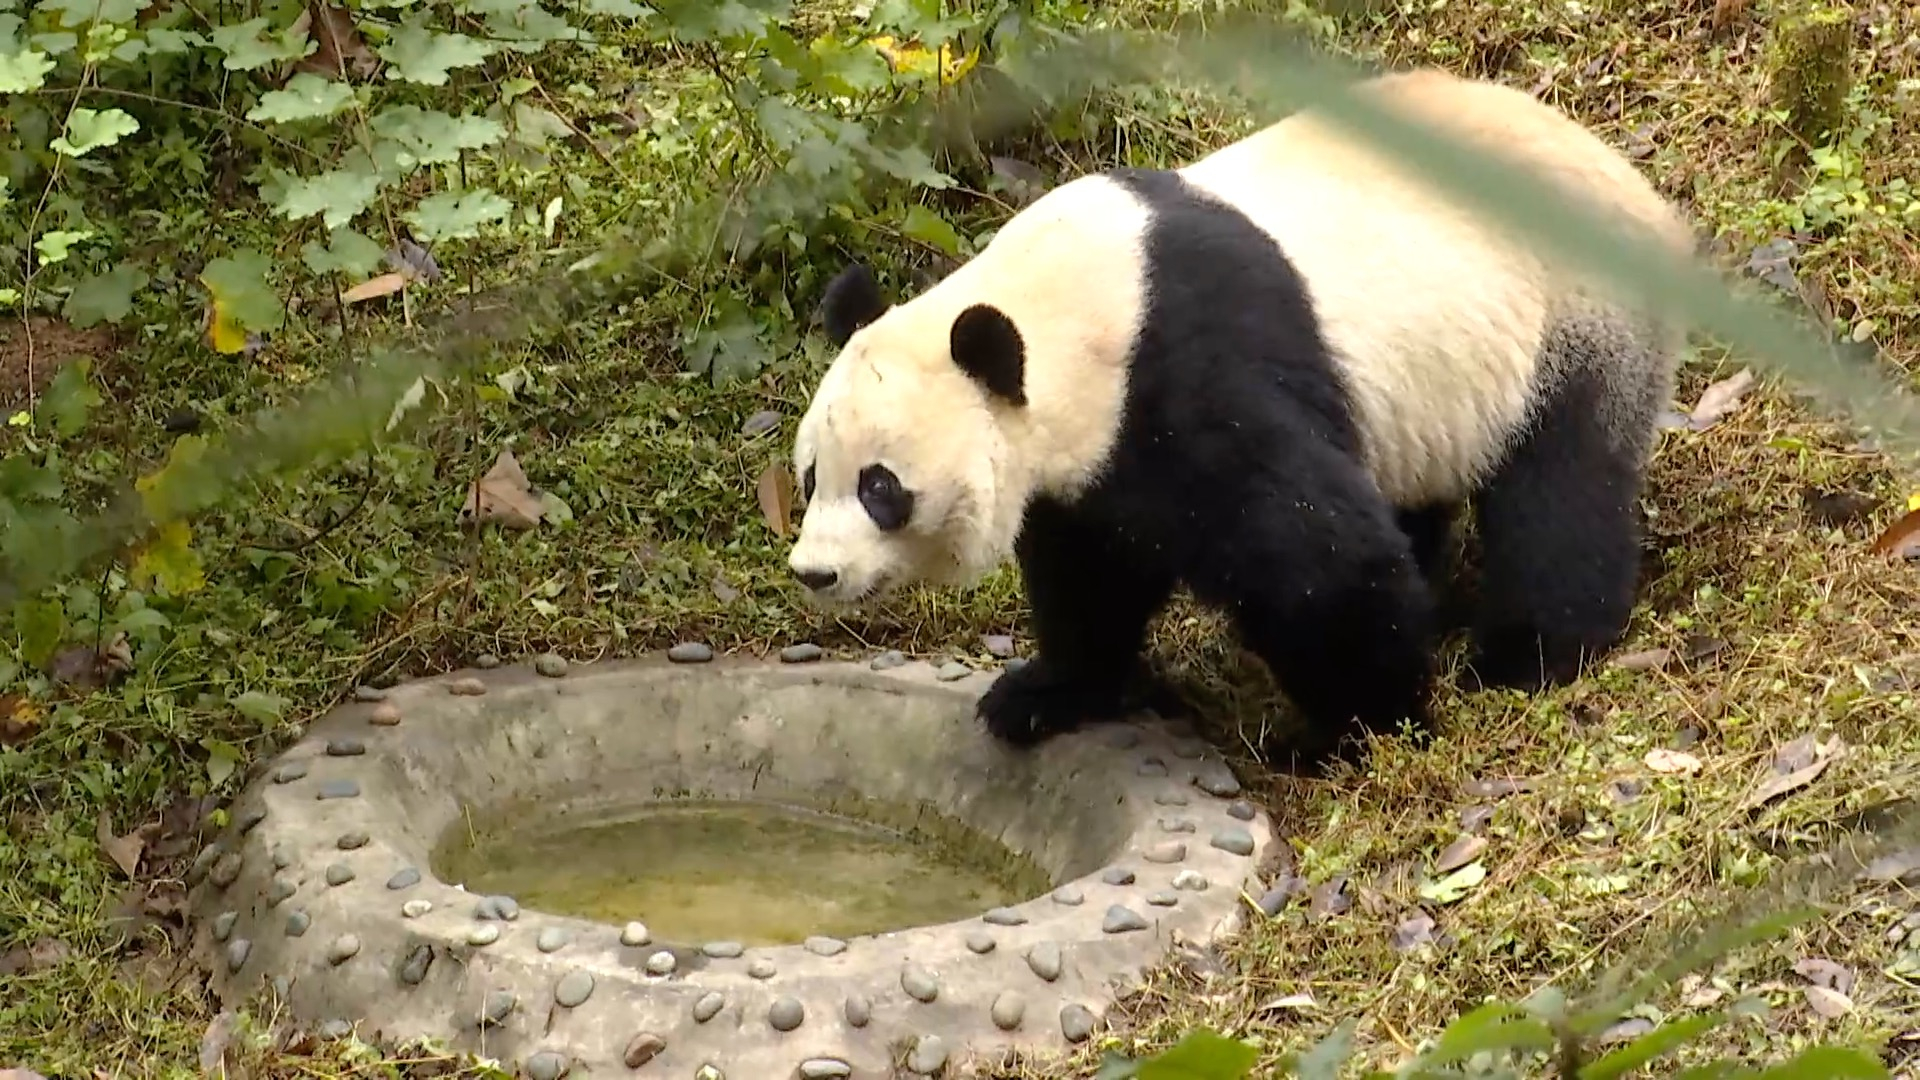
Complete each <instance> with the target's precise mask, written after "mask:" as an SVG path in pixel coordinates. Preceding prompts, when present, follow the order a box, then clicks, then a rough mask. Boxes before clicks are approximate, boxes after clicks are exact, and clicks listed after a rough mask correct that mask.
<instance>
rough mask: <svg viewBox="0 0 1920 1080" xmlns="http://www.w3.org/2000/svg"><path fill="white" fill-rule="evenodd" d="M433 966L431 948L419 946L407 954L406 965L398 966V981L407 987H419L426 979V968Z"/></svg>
mask: <svg viewBox="0 0 1920 1080" xmlns="http://www.w3.org/2000/svg"><path fill="white" fill-rule="evenodd" d="M432 965H433V946H431V945H421V946H419V947H417V948H415V949H414V950H413V951H412V952H410V953H408V954H407V960H406V963H404V964H402V965H400V981H401V982H403V983H406V984H407V985H408V986H419V985H420V983H421V981H422V980H424V979H425V978H426V977H427V968H429V967H431V966H432Z"/></svg>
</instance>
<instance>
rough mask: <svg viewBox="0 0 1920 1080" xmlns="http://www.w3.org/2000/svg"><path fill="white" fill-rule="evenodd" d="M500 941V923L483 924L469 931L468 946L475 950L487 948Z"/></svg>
mask: <svg viewBox="0 0 1920 1080" xmlns="http://www.w3.org/2000/svg"><path fill="white" fill-rule="evenodd" d="M499 940H500V924H499V923H481V924H480V925H479V926H476V927H474V928H473V929H471V930H468V931H467V944H469V945H472V946H474V947H475V948H485V947H486V946H488V945H491V944H493V943H494V942H496V941H499Z"/></svg>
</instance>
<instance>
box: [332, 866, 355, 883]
mask: <svg viewBox="0 0 1920 1080" xmlns="http://www.w3.org/2000/svg"><path fill="white" fill-rule="evenodd" d="M326 878H327V884H329V885H333V886H340V885H345V884H346V883H347V882H349V881H352V880H353V867H351V866H348V865H347V864H346V863H333V864H331V865H329V866H328V867H327V872H326Z"/></svg>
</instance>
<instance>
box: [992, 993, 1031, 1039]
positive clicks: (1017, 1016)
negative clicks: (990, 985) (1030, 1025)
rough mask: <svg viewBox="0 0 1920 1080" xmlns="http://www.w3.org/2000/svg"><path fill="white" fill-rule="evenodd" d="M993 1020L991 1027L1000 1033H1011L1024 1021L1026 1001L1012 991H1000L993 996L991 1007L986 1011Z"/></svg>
mask: <svg viewBox="0 0 1920 1080" xmlns="http://www.w3.org/2000/svg"><path fill="white" fill-rule="evenodd" d="M987 1013H988V1015H989V1016H991V1017H992V1018H993V1026H994V1027H997V1028H999V1029H1000V1030H1001V1031H1012V1030H1014V1029H1015V1028H1017V1027H1019V1026H1020V1021H1022V1020H1024V1019H1026V1015H1027V1002H1026V999H1025V998H1023V997H1021V996H1020V995H1019V994H1017V993H1015V992H1014V991H1012V990H1002V991H1000V993H998V994H996V995H994V999H993V1005H992V1006H991V1007H990V1008H989V1009H988V1010H987Z"/></svg>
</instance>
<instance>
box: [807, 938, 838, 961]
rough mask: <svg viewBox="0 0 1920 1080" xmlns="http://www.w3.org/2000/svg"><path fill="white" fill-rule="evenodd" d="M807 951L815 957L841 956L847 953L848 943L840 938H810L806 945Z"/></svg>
mask: <svg viewBox="0 0 1920 1080" xmlns="http://www.w3.org/2000/svg"><path fill="white" fill-rule="evenodd" d="M804 944H805V945H806V947H807V951H808V952H810V953H812V954H813V955H815V956H839V955H840V954H841V953H843V952H846V951H847V943H846V942H844V941H841V940H840V939H839V938H832V937H819V936H815V937H810V938H808V939H807V940H806V942H805V943H804Z"/></svg>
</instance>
